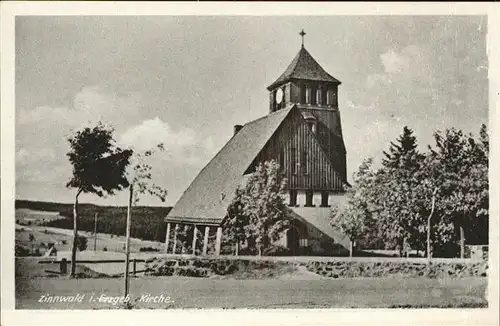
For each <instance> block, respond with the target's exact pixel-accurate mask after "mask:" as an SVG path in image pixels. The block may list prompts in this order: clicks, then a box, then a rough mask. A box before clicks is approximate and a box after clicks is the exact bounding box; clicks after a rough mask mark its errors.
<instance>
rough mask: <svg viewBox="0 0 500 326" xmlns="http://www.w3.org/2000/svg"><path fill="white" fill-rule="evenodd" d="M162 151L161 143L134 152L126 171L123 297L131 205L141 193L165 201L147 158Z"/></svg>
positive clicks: (127, 258)
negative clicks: (127, 184)
mask: <svg viewBox="0 0 500 326" xmlns="http://www.w3.org/2000/svg"><path fill="white" fill-rule="evenodd" d="M156 150H158V151H164V150H165V148H164V147H163V144H159V145H157V146H156V148H155V149H151V150H147V151H144V152H142V153H141V152H134V153H133V155H132V158H131V162H130V163H131V164H130V166H129V168H128V171H127V178H128V182H129V187H128V190H129V201H128V206H127V228H126V235H125V275H124V276H125V278H124V279H125V297H126V296H127V294H128V292H129V283H130V281H129V265H130V262H129V261H130V227H131V223H132V206H133V205H136V204H137V203H139V201H140V197H141V195H144V194H149V195H151V196H155V197H157V198H159V199H160V200H161V201H162V202H164V201H165V199H166V196H167V191H166V190H165V189H163V188H162V187H160V186H158V185H156V184H155V183H154V182H152V180H151V177H152V175H151V170H152V167H151V165H150V164H148V162H147V160H148V158H150V157H151V156H152V155H153V154H154V153H155V151H156Z"/></svg>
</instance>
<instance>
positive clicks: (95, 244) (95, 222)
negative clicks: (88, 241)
mask: <svg viewBox="0 0 500 326" xmlns="http://www.w3.org/2000/svg"><path fill="white" fill-rule="evenodd" d="M96 250H97V213H95V218H94V251H96Z"/></svg>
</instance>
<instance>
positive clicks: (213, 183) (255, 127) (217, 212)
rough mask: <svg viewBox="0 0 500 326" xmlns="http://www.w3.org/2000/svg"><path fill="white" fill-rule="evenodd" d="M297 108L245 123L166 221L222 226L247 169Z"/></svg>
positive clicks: (197, 179) (189, 189)
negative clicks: (220, 224) (221, 223)
mask: <svg viewBox="0 0 500 326" xmlns="http://www.w3.org/2000/svg"><path fill="white" fill-rule="evenodd" d="M294 107H295V106H288V107H286V108H284V109H282V110H278V111H276V112H273V113H271V114H269V115H267V116H265V117H262V118H260V119H257V120H254V121H251V122H249V123H247V124H245V125H244V126H243V128H242V129H241V130H240V131H239V132H238V133H237V134H236V135H234V136H233V137H232V138H231V139H230V140H229V141H228V142H227V143H226V145H224V147H223V148H222V149H221V150H220V151H219V152H218V153H217V154H216V155H215V156H214V158H213V159H212V160H211V161H210V162H209V163H208V164H207V165H206V166H205V167H204V168H203V169H202V170H201V172H200V173H199V174H198V176H196V178H195V179H194V181H193V182H192V183H191V185H190V186H189V187H188V188H187V189H186V191H185V192H184V193H183V194H182V196H181V198H180V199H179V200H178V201H177V203H176V204H175V206H174V207H173V208H172V210H171V211H170V212H169V214H168V216H167V218H166V220H167V221H180V220H182V221H185V222H197V223H213V224H218V223H220V222H221V221H222V219H223V218H224V216H225V215H226V209H227V207H228V205H229V204H230V202H231V200H232V199H233V197H234V194H235V191H236V189H237V187H238V186H239V185H240V184H241V182H242V178H243V175H244V173H245V171H246V169H247V168H248V166H249V165H250V164H251V163H252V161H253V160H254V159H255V157H256V156H257V154H259V152H260V151H261V150H262V148H263V147H264V146H265V145H266V143H267V142H268V141H269V139H270V138H271V137H272V135H273V134H274V133H275V132H276V130H277V129H278V127H279V126H280V125H281V123H282V122H283V120H284V119H285V118H286V117H287V116H288V114H289V113H290V111H291V110H292V109H293V108H294Z"/></svg>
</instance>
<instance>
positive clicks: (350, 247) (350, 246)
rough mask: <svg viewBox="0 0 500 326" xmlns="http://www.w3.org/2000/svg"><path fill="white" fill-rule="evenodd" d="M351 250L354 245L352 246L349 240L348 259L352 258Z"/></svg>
mask: <svg viewBox="0 0 500 326" xmlns="http://www.w3.org/2000/svg"><path fill="white" fill-rule="evenodd" d="M353 248H354V245H353V241H352V240H350V241H349V257H351V258H352V251H353Z"/></svg>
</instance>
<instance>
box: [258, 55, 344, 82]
mask: <svg viewBox="0 0 500 326" xmlns="http://www.w3.org/2000/svg"><path fill="white" fill-rule="evenodd" d="M290 79H306V80H315V81H324V82H331V83H336V84H340V81H339V80H338V79H336V78H335V77H333V76H332V75H330V74H329V73H327V72H326V71H325V70H324V69H323V68H322V67H321V66H320V65H319V63H318V62H317V61H316V60H315V59H314V58H313V57H312V56H311V54H310V53H309V52H308V51H307V50H306V48H305V47H304V46H302V47H301V48H300V51H299V53H297V55H296V56H295V58H294V59H293V60H292V62H291V63H290V64H289V65H288V67H287V68H286V70H285V72H283V74H281V76H279V77H278V79H276V81H275V82H274V83H272V84H271V85H269V87H267V89H268V90H271V89H273V88H275V87H276V86H278V85H280V84H283V83H285V82H287V81H289V80H290Z"/></svg>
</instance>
